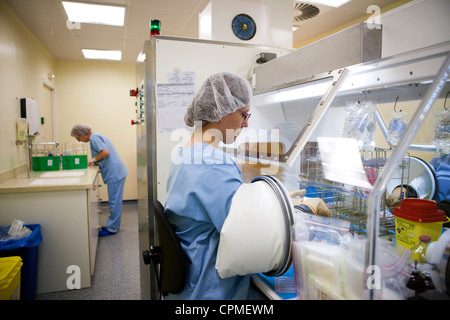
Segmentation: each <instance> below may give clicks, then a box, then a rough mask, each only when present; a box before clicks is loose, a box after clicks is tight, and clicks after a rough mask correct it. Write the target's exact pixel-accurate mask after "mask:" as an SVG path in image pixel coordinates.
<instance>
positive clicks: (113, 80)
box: [56, 61, 137, 200]
mask: <svg viewBox="0 0 450 320" xmlns="http://www.w3.org/2000/svg"><path fill="white" fill-rule="evenodd" d="M56 80H57V83H58V87H57V100H58V136H59V142H60V143H64V142H76V140H75V139H74V138H73V137H71V136H70V130H71V129H72V127H73V125H75V124H77V123H86V124H89V125H90V126H92V128H93V130H95V131H98V132H100V133H102V134H103V135H105V136H106V137H108V138H109V139H110V140H111V141H112V142H113V143H114V145H115V147H116V149H117V151H118V152H119V154H120V156H121V157H122V160H123V161H124V163H125V165H126V167H127V169H128V172H129V175H128V177H127V180H126V183H125V191H124V199H137V186H136V129H135V127H132V126H131V124H130V121H131V119H134V117H135V106H134V102H135V100H136V99H134V98H132V97H130V95H129V90H130V89H133V88H134V87H136V84H135V82H136V80H135V66H134V65H126V64H120V63H105V62H73V61H70V62H69V61H57V62H56ZM88 150H89V147H88ZM89 154H90V150H89ZM102 199H103V200H106V199H107V196H106V188H103V190H102Z"/></svg>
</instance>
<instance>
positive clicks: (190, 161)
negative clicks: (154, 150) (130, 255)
mask: <svg viewBox="0 0 450 320" xmlns="http://www.w3.org/2000/svg"><path fill="white" fill-rule="evenodd" d="M241 184H242V173H241V171H240V170H239V168H238V166H237V165H236V163H235V161H234V160H233V159H232V158H231V157H230V156H229V155H227V154H226V153H224V152H222V151H220V150H218V149H216V148H214V147H212V146H210V145H209V144H207V143H198V144H196V145H194V146H192V147H185V148H180V149H179V150H178V153H177V154H176V155H175V156H173V158H172V164H171V167H170V171H169V178H168V181H167V199H166V203H165V213H166V215H167V217H168V219H169V221H170V223H171V224H172V226H173V228H174V230H175V232H176V234H177V235H178V237H179V239H180V242H181V246H182V247H183V250H184V252H185V253H186V256H187V258H188V259H187V260H188V276H187V282H186V286H185V288H184V290H183V291H182V292H181V293H179V294H176V295H173V294H169V295H168V297H167V298H169V299H195V300H205V299H216V300H230V299H247V296H248V290H249V284H250V276H248V275H247V276H235V277H230V278H226V279H222V278H220V277H219V275H218V273H217V271H216V268H215V265H216V256H217V249H218V245H219V238H220V230H221V229H222V225H223V223H224V221H225V218H226V217H227V215H228V211H229V209H230V206H231V200H232V198H233V196H234V194H235V192H236V190H237V189H238V188H239V186H240V185H241Z"/></svg>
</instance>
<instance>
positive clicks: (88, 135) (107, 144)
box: [71, 124, 128, 236]
mask: <svg viewBox="0 0 450 320" xmlns="http://www.w3.org/2000/svg"><path fill="white" fill-rule="evenodd" d="M71 135H72V137H74V138H76V139H77V140H78V141H81V142H89V145H90V147H91V156H92V158H91V159H90V160H89V163H95V164H98V165H99V166H100V173H101V175H102V179H103V182H104V183H105V184H106V186H107V189H108V204H109V212H110V215H109V217H108V221H107V223H106V226H104V227H102V230H100V232H99V236H107V235H111V234H115V233H116V232H117V231H119V228H120V223H121V219H122V202H123V189H124V187H125V179H126V177H127V175H128V170H127V168H126V167H125V164H124V163H123V162H122V159H121V158H120V155H119V153H118V152H117V150H116V148H115V147H114V144H113V143H112V142H111V141H110V140H109V139H108V138H107V137H105V136H104V135H102V134H100V133H98V132H96V131H92V129H91V127H90V126H89V125H87V124H77V125H75V126H73V128H72V131H71Z"/></svg>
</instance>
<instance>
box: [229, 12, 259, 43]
mask: <svg viewBox="0 0 450 320" xmlns="http://www.w3.org/2000/svg"><path fill="white" fill-rule="evenodd" d="M231 28H232V29H233V33H234V35H235V36H236V37H238V38H239V39H241V40H250V39H251V38H253V37H254V36H255V33H256V23H255V20H253V19H252V17H250V16H249V15H246V14H238V15H237V16H236V17H234V18H233V21H232V22H231Z"/></svg>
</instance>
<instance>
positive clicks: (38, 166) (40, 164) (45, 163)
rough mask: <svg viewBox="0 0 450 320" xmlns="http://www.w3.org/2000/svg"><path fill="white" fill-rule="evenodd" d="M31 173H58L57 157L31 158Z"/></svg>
mask: <svg viewBox="0 0 450 320" xmlns="http://www.w3.org/2000/svg"><path fill="white" fill-rule="evenodd" d="M32 161H33V171H58V170H59V157H54V156H48V157H33V158H32Z"/></svg>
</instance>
